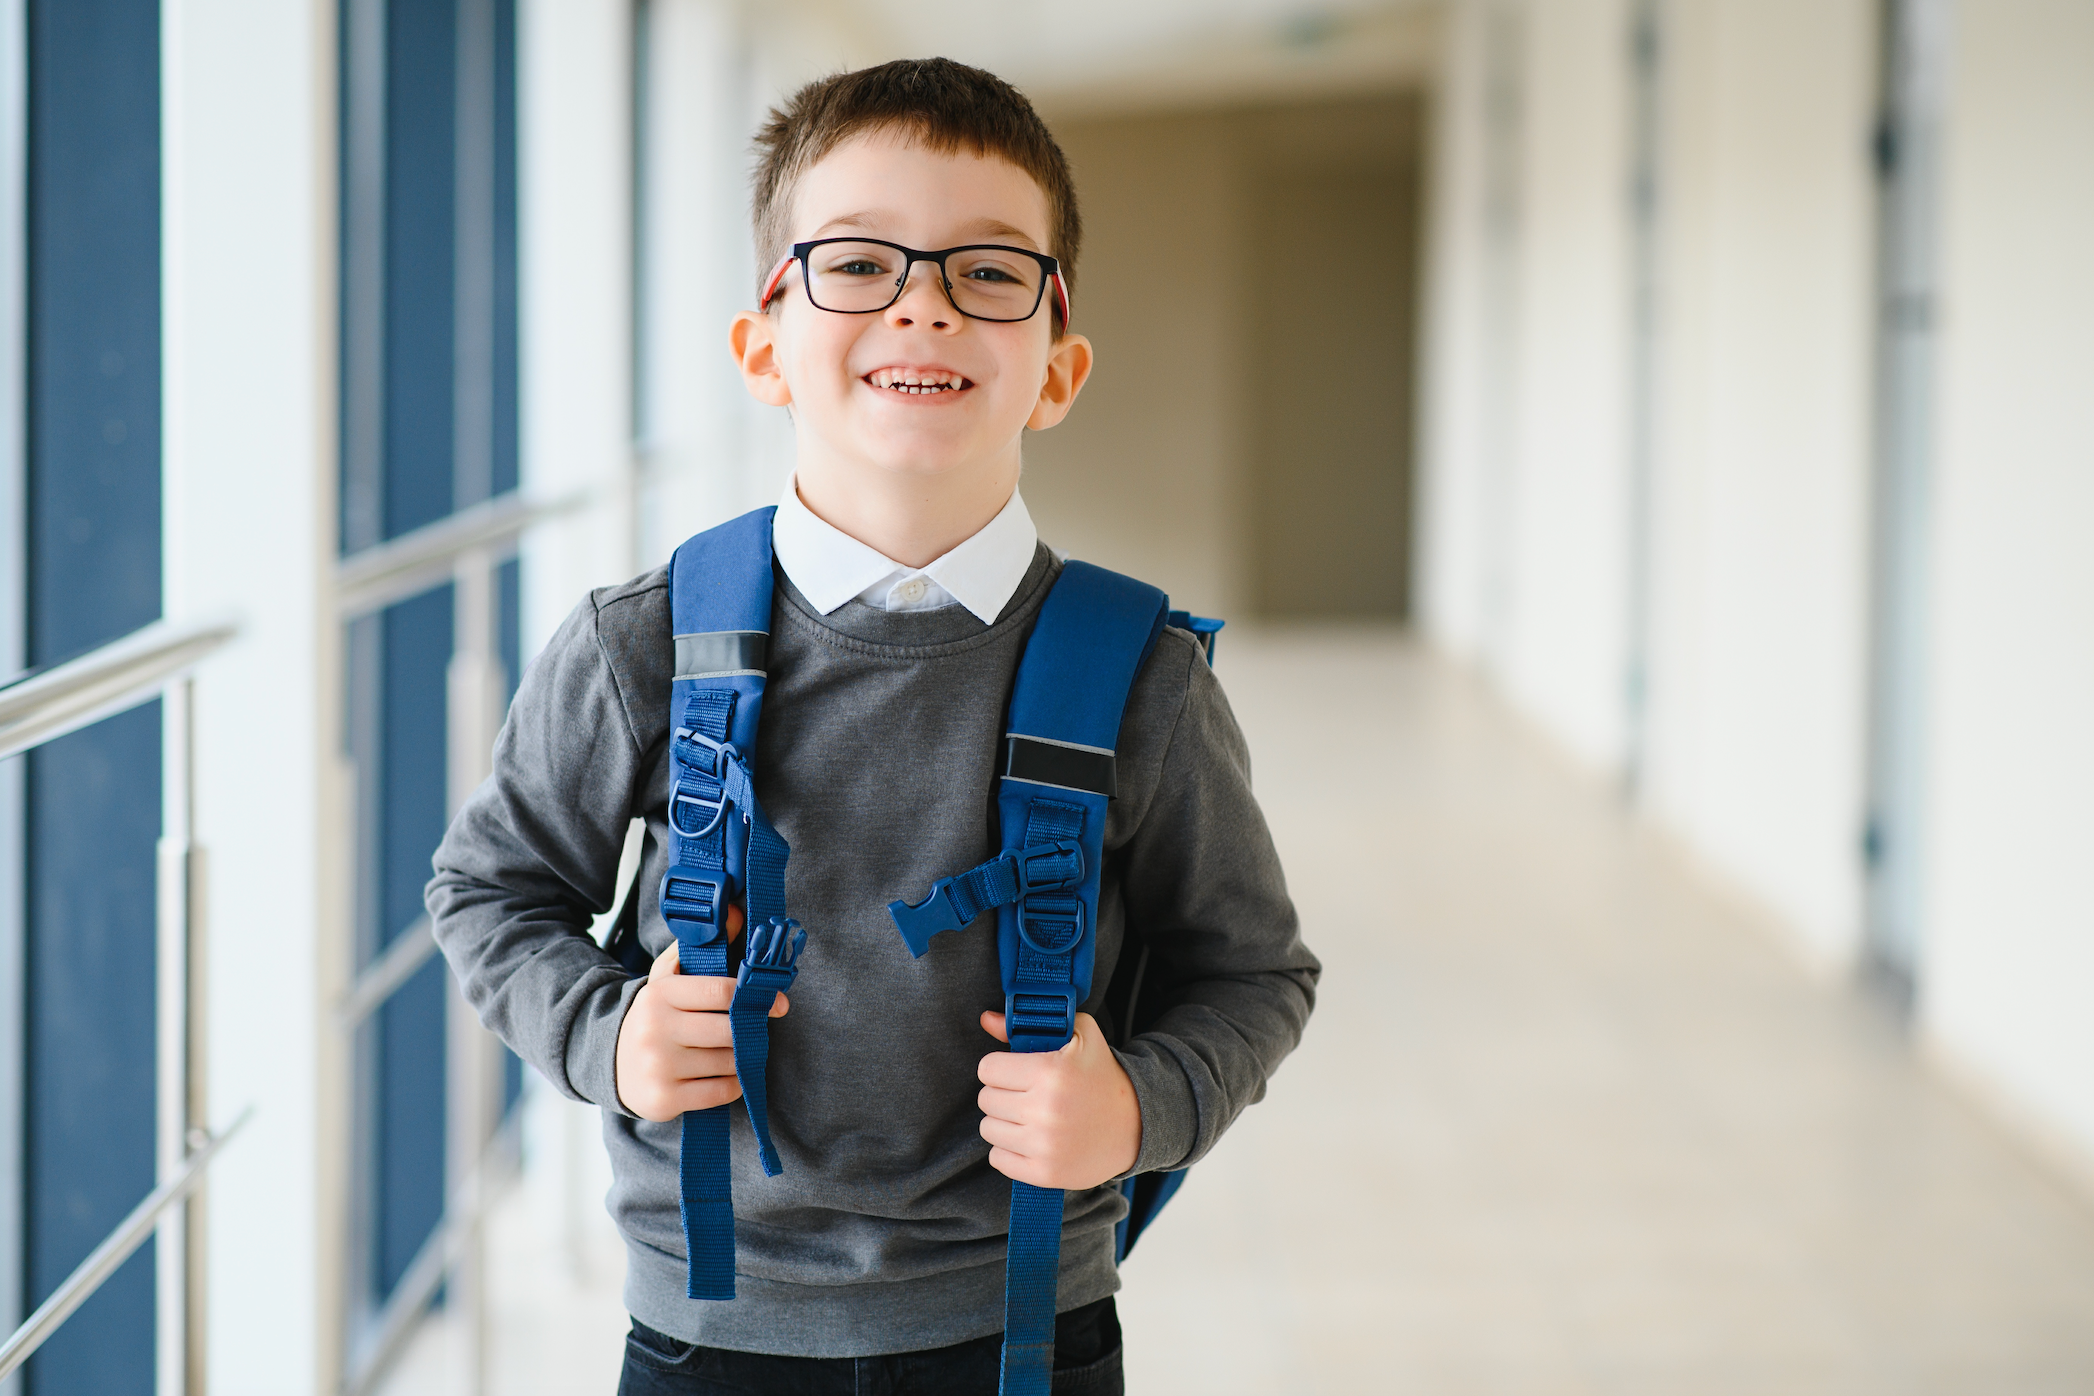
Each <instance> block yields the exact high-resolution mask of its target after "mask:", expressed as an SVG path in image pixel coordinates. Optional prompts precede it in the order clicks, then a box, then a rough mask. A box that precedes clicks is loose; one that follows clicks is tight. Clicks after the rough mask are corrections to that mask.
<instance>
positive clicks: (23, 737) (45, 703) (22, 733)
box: [0, 621, 238, 757]
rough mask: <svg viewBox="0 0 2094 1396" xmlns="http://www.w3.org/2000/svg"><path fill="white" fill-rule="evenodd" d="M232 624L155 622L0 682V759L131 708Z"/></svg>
mask: <svg viewBox="0 0 2094 1396" xmlns="http://www.w3.org/2000/svg"><path fill="white" fill-rule="evenodd" d="M237 629H238V627H236V626H235V625H233V624H232V623H231V622H230V621H217V622H212V623H207V624H202V625H174V624H171V623H169V622H167V621H155V622H154V623H153V624H151V625H148V626H144V627H142V628H141V629H138V630H134V631H132V632H131V633H130V634H129V635H126V636H124V637H123V638H122V639H120V640H112V641H110V642H109V643H108V644H106V645H103V646H102V647H101V648H99V649H95V650H91V651H89V652H88V653H86V654H83V655H81V656H80V657H79V658H78V659H69V660H67V661H66V662H65V663H63V664H58V665H54V666H52V667H51V668H49V669H43V670H39V671H38V672H36V673H33V674H30V675H28V676H27V677H26V678H20V679H16V680H15V681H14V682H13V683H10V684H7V685H6V686H4V687H0V757H8V756H13V755H15V754H16V753H18V752H23V751H27V750H29V749H30V748H31V747H36V746H41V745H43V744H44V743H45V742H48V741H53V740H55V739H57V738H59V737H63V736H65V735H66V734H67V733H69V732H77V731H79V730H80V729H81V728H83V727H87V726H90V725H92V724H94V723H96V722H99V721H101V720H102V719H103V718H105V717H110V716H113V715H115V714H117V713H120V712H122V711H123V710H124V709H126V708H131V707H136V706H137V705H138V704H140V703H143V702H144V701H146V700H147V699H148V698H151V697H153V696H154V695H155V694H157V693H159V692H160V691H161V690H162V689H164V688H166V687H167V684H168V682H169V680H171V679H174V678H176V677H178V676H179V675H180V674H182V673H183V671H185V670H187V669H189V668H191V667H192V666H194V665H195V664H196V663H197V661H199V660H201V659H203V658H204V657H205V656H206V655H209V654H210V653H211V652H212V651H214V650H216V649H218V648H220V647H221V646H223V645H224V644H225V643H226V642H227V641H229V640H231V639H232V638H233V635H234V633H235V632H236V630H237Z"/></svg>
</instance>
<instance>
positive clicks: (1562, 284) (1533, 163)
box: [1419, 0, 1873, 963]
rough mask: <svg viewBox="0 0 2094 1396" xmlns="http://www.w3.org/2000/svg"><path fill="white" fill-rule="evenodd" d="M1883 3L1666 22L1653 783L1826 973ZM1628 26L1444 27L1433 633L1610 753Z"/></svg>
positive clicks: (1699, 842)
mask: <svg viewBox="0 0 2094 1396" xmlns="http://www.w3.org/2000/svg"><path fill="white" fill-rule="evenodd" d="M1872 15H1873V6H1871V5H1869V4H1867V3H1866V0H1836V2H1834V3H1807V2H1806V0H1774V2H1772V3H1762V2H1760V0H1751V2H1748V0H1673V2H1672V3H1669V4H1666V5H1663V6H1661V9H1660V18H1661V26H1662V34H1663V40H1662V43H1663V48H1662V54H1663V57H1662V60H1661V64H1662V66H1661V70H1660V71H1661V74H1662V77H1661V98H1660V123H1661V133H1662V134H1661V138H1660V148H1661V164H1660V215H1659V218H1660V221H1659V224H1658V234H1657V237H1658V251H1657V262H1658V276H1659V282H1658V285H1659V298H1658V303H1657V304H1658V309H1657V320H1656V338H1655V350H1654V352H1655V362H1656V369H1657V371H1656V402H1657V408H1656V414H1655V426H1656V433H1657V434H1656V449H1655V466H1654V469H1655V482H1654V496H1655V498H1654V511H1655V517H1654V528H1653V532H1654V546H1653V549H1652V567H1653V571H1652V582H1651V593H1650V594H1651V602H1650V605H1651V618H1652V638H1651V654H1650V689H1649V700H1648V701H1649V704H1650V708H1649V728H1648V731H1649V737H1648V748H1647V751H1646V756H1645V761H1644V766H1643V773H1644V776H1645V780H1646V782H1647V783H1646V785H1645V787H1644V788H1645V790H1646V792H1647V794H1648V799H1649V802H1650V807H1651V808H1652V809H1653V810H1654V811H1656V812H1657V813H1659V814H1660V815H1661V816H1662V817H1664V818H1665V819H1667V820H1668V821H1669V822H1670V823H1672V824H1673V826H1674V827H1675V828H1677V829H1678V830H1680V831H1681V832H1683V833H1685V834H1686V835H1687V837H1688V839H1689V841H1690V843H1691V845H1692V846H1693V847H1694V848H1695V849H1696V850H1697V851H1698V852H1699V853H1700V854H1701V855H1702V856H1703V857H1704V858H1705V859H1706V861H1707V862H1708V863H1709V864H1711V865H1712V866H1713V867H1714V868H1716V869H1717V870H1719V871H1720V872H1721V873H1722V874H1723V875H1725V876H1727V877H1729V878H1730V879H1732V880H1733V881H1735V882H1736V883H1737V884H1739V885H1740V886H1741V887H1742V888H1743V889H1744V890H1746V891H1747V892H1748V893H1749V894H1751V895H1753V896H1755V897H1757V898H1758V899H1760V900H1762V901H1763V902H1765V903H1767V904H1769V905H1770V906H1772V907H1773V908H1774V909H1775V910H1776V911H1777V912H1778V913H1780V915H1781V916H1782V917H1783V919H1784V920H1785V921H1786V922H1787V923H1788V924H1790V925H1791V926H1793V927H1794V928H1795V929H1796V930H1797V932H1798V933H1799V935H1800V938H1801V942H1800V943H1801V944H1802V946H1803V948H1804V949H1805V950H1806V952H1807V953H1808V954H1809V955H1810V956H1811V958H1813V959H1814V960H1818V961H1821V962H1825V963H1837V962H1839V961H1841V960H1843V959H1845V958H1847V957H1849V956H1851V955H1852V953H1853V951H1854V948H1855V945H1856V942H1857V938H1858V927H1859V902H1858V888H1859V868H1858V864H1857V861H1856V857H1857V855H1856V841H1857V830H1858V828H1859V824H1860V803H1861V789H1860V777H1861V770H1862V756H1861V751H1862V748H1861V728H1860V720H1861V703H1862V691H1863V687H1862V681H1863V675H1864V670H1863V665H1862V656H1863V653H1864V644H1863V641H1864V638H1865V628H1864V621H1865V606H1866V593H1865V571H1864V566H1863V564H1864V561H1865V558H1866V545H1867V539H1866V535H1865V527H1864V523H1865V515H1864V505H1865V497H1866V496H1865V486H1866V481H1867V478H1868V421H1869V416H1868V413H1869V400H1870V395H1869V362H1870V359H1869V354H1870V343H1869V323H1870V321H1869V309H1868V307H1869V304H1870V295H1871V291H1870V275H1871V271H1870V260H1869V251H1870V236H1871V233H1870V230H1871V227H1872V221H1871V220H1872V216H1873V215H1872V203H1871V193H1870V184H1869V180H1870V175H1869V171H1868V167H1867V164H1866V161H1865V156H1866V151H1867V137H1868V131H1869V125H1870V112H1871V93H1872V91H1873V69H1872V50H1871V43H1872V37H1871V36H1872V19H1871V16H1872ZM1630 18H1631V17H1630V13H1629V7H1628V5H1627V4H1626V3H1623V0H1552V3H1548V4H1533V5H1527V6H1518V5H1512V4H1491V3H1488V0H1475V2H1474V3H1469V4H1464V5H1460V6H1458V7H1457V9H1456V11H1455V13H1454V14H1453V16H1452V22H1451V24H1450V25H1449V50H1448V53H1447V56H1446V65H1445V69H1444V72H1445V81H1444V83H1443V86H1442V92H1443V94H1444V99H1443V101H1442V104H1441V108H1440V112H1439V121H1440V134H1439V141H1438V146H1437V149H1438V167H1437V170H1436V174H1435V190H1434V199H1435V212H1434V249H1433V253H1432V261H1431V268H1432V270H1431V272H1430V278H1431V280H1430V285H1429V287H1428V291H1429V296H1430V305H1431V307H1432V309H1431V311H1430V313H1429V316H1428V322H1427V323H1428V329H1427V335H1428V341H1427V348H1426V362H1427V365H1428V369H1427V382H1426V386H1425V394H1426V426H1425V430H1424V433H1423V445H1422V449H1423V465H1424V479H1425V509H1424V518H1425V520H1426V522H1425V525H1424V527H1425V529H1426V536H1425V537H1424V539H1423V540H1421V541H1422V545H1423V555H1424V561H1423V563H1422V564H1421V569H1420V578H1419V580H1420V583H1421V589H1422V591H1423V595H1424V606H1423V609H1422V614H1423V616H1424V618H1425V621H1426V625H1427V628H1428V630H1429V631H1430V632H1431V633H1432V634H1433V635H1434V636H1435V637H1436V638H1438V639H1440V640H1441V641H1442V642H1443V643H1445V644H1447V645H1448V646H1449V647H1450V648H1452V649H1454V650H1455V651H1456V652H1458V653H1461V654H1464V655H1468V656H1471V657H1473V658H1475V659H1477V660H1478V661H1480V662H1481V663H1482V664H1483V666H1484V667H1485V668H1486V669H1487V670H1488V671H1490V672H1491V673H1492V674H1493V675H1495V676H1496V677H1497V678H1498V679H1499V681H1500V682H1501V683H1502V684H1503V686H1504V687H1505V688H1506V690H1507V691H1508V692H1509V693H1510V694H1511V695H1512V696H1513V697H1514V699H1515V700H1516V701H1517V702H1518V703H1519V704H1520V705H1521V706H1522V707H1524V708H1525V709H1526V710H1527V711H1528V712H1530V713H1532V714H1533V715H1534V716H1536V717H1537V718H1538V719H1539V720H1540V721H1541V722H1542V723H1543V724H1544V725H1545V726H1546V727H1547V728H1548V729H1549V730H1550V731H1552V732H1553V733H1554V734H1555V735H1556V736H1557V737H1558V738H1559V739H1560V740H1562V741H1563V742H1564V743H1565V745H1566V746H1567V747H1568V748H1569V749H1570V750H1571V751H1573V752H1575V753H1576V754H1577V755H1579V756H1580V757H1582V758H1584V759H1586V760H1587V761H1589V762H1592V763H1593V764H1594V765H1596V766H1599V767H1601V768H1604V769H1613V768H1616V767H1617V766H1618V764H1619V763H1620V762H1621V761H1622V759H1623V758H1624V756H1625V755H1626V751H1625V743H1626V742H1627V740H1628V738H1629V732H1628V727H1627V717H1628V706H1627V684H1626V680H1627V666H1628V662H1629V658H1630V656H1629V654H1628V649H1627V647H1628V643H1629V619H1630V607H1631V605H1632V597H1631V595H1630V593H1629V590H1628V588H1629V583H1630V548H1631V546H1632V539H1631V533H1630V529H1629V520H1630V508H1631V499H1630V494H1629V490H1630V477H1629V469H1628V467H1629V462H1630V452H1631V449H1632V435H1631V432H1632V425H1633V424H1632V421H1631V411H1632V406H1633V389H1632V383H1631V378H1630V373H1631V363H1632V352H1633V345H1632V341H1631V332H1632V325H1631V308H1632V303H1633V302H1632V297H1633V285H1632V281H1631V270H1632V256H1633V244H1632V236H1631V234H1632V225H1631V212H1630V203H1629V180H1630V174H1631V163H1630V162H1631V140H1632V130H1631V126H1630V121H1631V110H1630V98H1631V93H1632V77H1633V74H1632V69H1631V63H1630V46H1629V32H1630ZM1494 74H1495V76H1494ZM1507 88H1510V89H1511V91H1510V93H1509V95H1508V93H1507V92H1506V91H1505V89H1507ZM1494 89H1496V95H1494ZM1494 104H1495V111H1496V115H1493V110H1494Z"/></svg>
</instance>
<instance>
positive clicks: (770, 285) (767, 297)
mask: <svg viewBox="0 0 2094 1396" xmlns="http://www.w3.org/2000/svg"><path fill="white" fill-rule="evenodd" d="M792 264H793V254H792V253H790V252H788V253H786V254H785V255H784V256H783V257H780V258H779V259H778V265H777V266H775V267H772V268H771V274H770V276H769V278H767V279H766V280H765V281H764V283H763V296H762V298H761V299H760V300H758V301H757V302H756V308H757V309H758V310H764V309H767V308H768V307H769V306H770V304H771V297H773V296H775V295H777V294H778V283H779V282H781V281H783V280H784V279H785V269H786V268H787V267H789V266H791V265H792Z"/></svg>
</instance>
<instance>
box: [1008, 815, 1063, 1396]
mask: <svg viewBox="0 0 2094 1396" xmlns="http://www.w3.org/2000/svg"><path fill="white" fill-rule="evenodd" d="M1083 816H1084V811H1083V807H1082V806H1081V805H1074V804H1066V803H1063V802H1062V801H1059V800H1049V799H1035V800H1033V801H1031V807H1030V809H1028V811H1027V812H1026V817H1025V842H1026V845H1027V847H1039V846H1041V845H1045V844H1049V843H1056V842H1060V843H1068V844H1072V845H1073V843H1074V841H1075V840H1077V839H1080V838H1081V837H1082V835H1083ZM1017 914H1018V927H1019V944H1018V963H1017V966H1016V976H1015V979H1016V982H1015V985H1014V989H1013V992H1011V993H1010V994H1009V995H1007V996H1006V997H1005V1000H1004V1028H1005V1031H1006V1032H1007V1033H1008V1035H1009V1037H1010V1040H1011V1050H1012V1051H1013V1052H1054V1051H1059V1050H1060V1049H1061V1048H1062V1047H1064V1046H1066V1045H1068V1042H1069V1039H1070V1038H1071V1037H1073V1036H1074V1035H1075V1030H1076V1004H1077V1002H1078V1000H1077V997H1076V994H1075V983H1074V980H1075V969H1076V950H1077V946H1078V945H1079V944H1080V943H1081V942H1082V940H1083V930H1084V914H1083V899H1082V897H1081V895H1080V894H1079V893H1078V892H1077V891H1076V890H1074V889H1072V888H1050V889H1043V890H1040V891H1036V892H1031V893H1029V894H1028V895H1026V896H1025V897H1023V898H1020V899H1018V901H1017ZM1061 1269H1062V1190H1061V1189H1060V1188H1036V1187H1034V1186H1033V1185H1032V1184H1030V1183H1018V1182H1014V1183H1012V1184H1011V1233H1010V1242H1009V1254H1008V1256H1007V1258H1006V1259H1005V1261H1004V1273H1003V1374H1002V1378H1001V1382H1000V1384H999V1390H1000V1391H1001V1392H1002V1393H1003V1396H1047V1392H1048V1388H1049V1387H1050V1386H1051V1385H1052V1384H1053V1380H1054V1316H1055V1309H1056V1304H1055V1296H1056V1292H1057V1288H1058V1286H1059V1283H1060V1280H1061Z"/></svg>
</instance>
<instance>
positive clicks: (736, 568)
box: [660, 509, 807, 1299]
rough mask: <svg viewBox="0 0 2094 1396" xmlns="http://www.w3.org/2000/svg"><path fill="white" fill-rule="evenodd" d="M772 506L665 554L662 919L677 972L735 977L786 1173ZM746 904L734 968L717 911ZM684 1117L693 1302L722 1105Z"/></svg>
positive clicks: (761, 1147) (768, 1169)
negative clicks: (773, 1064)
mask: <svg viewBox="0 0 2094 1396" xmlns="http://www.w3.org/2000/svg"><path fill="white" fill-rule="evenodd" d="M773 512H774V511H773V510H771V509H758V510H755V511H754V512H752V513H748V514H744V515H742V516H741V517H740V518H738V519H732V520H730V521H728V522H727V523H724V524H721V525H720V526H719V527H718V528H714V529H710V530H708V531H706V532H704V533H701V534H699V535H698V536H697V537H695V538H692V539H691V540H689V541H688V542H686V543H685V544H684V545H683V546H682V547H680V548H678V549H677V550H676V555H675V556H674V557H672V558H671V559H670V561H669V613H670V628H671V630H672V632H673V634H674V641H675V645H676V669H675V677H674V680H673V681H672V683H671V686H670V698H669V702H670V713H669V757H670V760H669V813H668V821H669V841H670V850H669V852H670V862H669V868H668V871H666V872H665V873H663V874H662V882H661V891H660V899H661V911H662V919H663V921H664V922H666V923H667V924H668V927H669V929H670V930H671V931H672V932H674V933H675V936H676V951H677V962H678V966H679V968H681V969H682V971H683V972H684V973H685V974H703V975H712V976H725V975H727V974H729V973H734V974H735V976H736V979H737V984H736V988H735V992H734V998H733V1002H732V1005H731V1007H730V1009H729V1011H728V1019H729V1023H730V1026H731V1028H732V1031H733V1035H734V1049H735V1050H734V1059H735V1071H736V1074H737V1075H738V1076H739V1077H740V1079H741V1086H742V1099H743V1101H744V1102H745V1104H746V1107H747V1109H748V1111H749V1123H750V1126H751V1128H752V1129H753V1130H754V1132H755V1135H756V1142H757V1150H758V1154H759V1157H760V1159H761V1161H762V1163H763V1171H764V1173H765V1174H766V1175H767V1176H770V1177H776V1176H777V1175H778V1174H779V1173H781V1172H783V1171H784V1170H783V1167H782V1165H781V1164H780V1163H779V1160H778V1153H777V1150H776V1149H775V1148H774V1147H773V1146H772V1143H771V1131H770V1120H769V1111H768V1100H769V1092H768V1091H767V1089H766V1073H765V1067H766V1064H767V1062H768V1060H769V1056H770V1036H769V1023H770V1016H769V1015H770V1008H771V1004H772V1003H773V1001H774V1000H775V997H776V995H777V994H778V993H780V992H782V991H783V990H784V989H786V988H787V987H789V986H790V985H791V984H792V982H793V980H794V978H795V977H796V976H797V974H798V973H799V969H798V964H799V955H800V951H801V949H802V948H803V947H804V946H805V945H806V942H807V934H806V932H804V931H802V930H801V929H800V927H799V923H798V922H796V921H793V920H791V919H789V918H788V917H787V916H786V914H785V863H786V856H787V854H788V852H789V850H788V849H787V847H786V844H785V840H784V839H782V838H780V837H779V836H778V831H777V830H776V829H775V828H773V827H772V825H771V821H770V820H769V819H768V818H767V817H766V816H765V815H764V812H763V807H762V805H760V804H759V803H758V802H757V799H756V788H755V782H754V776H753V770H754V762H755V759H756V733H757V722H758V720H759V719H760V718H761V717H762V715H763V689H764V677H765V671H766V668H767V666H768V664H769V660H770V630H771V516H772V514H773ZM736 901H740V902H742V903H743V906H744V910H745V911H746V913H747V930H748V934H747V936H746V937H745V938H744V941H743V947H744V951H745V953H744V955H743V957H742V960H741V963H740V965H739V967H738V968H735V967H733V965H732V962H731V960H730V953H729V952H730V949H731V947H730V945H729V942H728V936H727V909H728V907H730V906H731V905H733V904H734V903H735V902H736ZM731 1108H732V1107H731V1106H728V1105H723V1106H719V1107H717V1108H715V1109H711V1110H694V1111H690V1112H688V1113H687V1114H685V1115H684V1117H683V1162H682V1165H681V1168H680V1173H681V1189H680V1192H681V1203H682V1211H683V1227H684V1244H685V1246H686V1247H687V1248H688V1253H689V1256H690V1275H689V1283H688V1287H687V1288H688V1293H689V1295H690V1297H691V1298H693V1299H732V1298H733V1297H734V1201H733V1196H732V1193H731V1191H730V1187H729V1179H730V1170H729V1166H728V1156H727V1140H728V1129H727V1122H728V1111H729V1110H730V1109H731Z"/></svg>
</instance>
